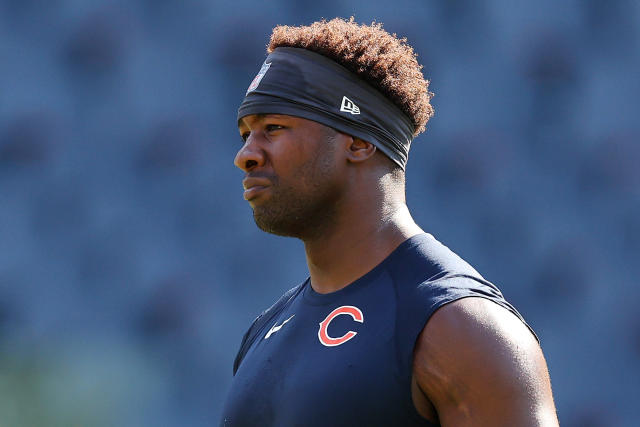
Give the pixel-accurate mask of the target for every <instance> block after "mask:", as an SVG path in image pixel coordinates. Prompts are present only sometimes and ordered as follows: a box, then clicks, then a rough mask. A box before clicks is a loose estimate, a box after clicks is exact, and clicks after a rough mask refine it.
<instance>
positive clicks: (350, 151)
mask: <svg viewBox="0 0 640 427" xmlns="http://www.w3.org/2000/svg"><path fill="white" fill-rule="evenodd" d="M346 148H347V150H346V152H347V161H349V162H352V163H360V162H364V161H365V160H367V159H369V158H370V157H371V156H373V155H374V154H375V152H376V146H375V145H373V144H372V143H370V142H367V141H364V140H362V139H360V138H357V137H355V136H354V137H352V138H351V143H350V144H349V145H348V146H347V147H346Z"/></svg>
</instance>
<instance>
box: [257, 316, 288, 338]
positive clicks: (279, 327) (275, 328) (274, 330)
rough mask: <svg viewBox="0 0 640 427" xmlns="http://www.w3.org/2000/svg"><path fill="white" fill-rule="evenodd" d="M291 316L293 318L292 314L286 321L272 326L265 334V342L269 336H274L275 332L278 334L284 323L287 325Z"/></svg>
mask: <svg viewBox="0 0 640 427" xmlns="http://www.w3.org/2000/svg"><path fill="white" fill-rule="evenodd" d="M293 316H295V314H292V315H291V317H289V318H288V319H287V320H285V321H284V322H282V323H281V324H279V325H276V324H275V323H274V324H273V326H272V327H271V329H269V332H267V335H265V336H264V339H265V340H266V339H267V338H269V337H270V336H271V334H275V333H276V332H278V331H279V330H280V329H281V328H282V327H283V326H284V324H285V323H287V322H288V321H289V320H291V319H293Z"/></svg>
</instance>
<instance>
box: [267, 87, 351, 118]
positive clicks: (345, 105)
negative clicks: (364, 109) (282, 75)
mask: <svg viewBox="0 0 640 427" xmlns="http://www.w3.org/2000/svg"><path fill="white" fill-rule="evenodd" d="M256 86H258V85H257V84H256ZM340 111H344V112H345V113H351V114H360V108H358V106H357V105H356V104H354V103H353V101H352V100H350V99H349V98H347V97H346V96H343V97H342V105H340Z"/></svg>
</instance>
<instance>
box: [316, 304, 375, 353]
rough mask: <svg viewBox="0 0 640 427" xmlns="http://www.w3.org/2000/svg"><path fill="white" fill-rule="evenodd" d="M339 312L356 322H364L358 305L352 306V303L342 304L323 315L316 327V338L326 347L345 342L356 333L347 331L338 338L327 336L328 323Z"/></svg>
mask: <svg viewBox="0 0 640 427" xmlns="http://www.w3.org/2000/svg"><path fill="white" fill-rule="evenodd" d="M341 314H348V315H349V316H351V318H352V319H353V320H355V321H356V322H359V323H364V316H363V315H362V311H360V309H359V308H358V307H354V306H352V305H343V306H342V307H338V308H336V309H335V310H333V311H332V312H331V313H329V315H328V316H327V317H325V318H324V320H323V321H322V322H320V328H319V329H318V339H319V340H320V343H321V344H322V345H324V346H327V347H335V346H337V345H340V344H344V343H346V342H347V341H349V340H350V339H351V338H353V337H355V336H356V335H357V334H358V333H357V332H354V331H348V332H347V333H345V334H344V335H343V336H341V337H338V338H333V337H330V336H329V334H328V333H327V329H328V328H329V323H331V321H332V320H333V319H335V318H336V317H337V316H339V315H341Z"/></svg>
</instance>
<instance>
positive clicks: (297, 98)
mask: <svg viewBox="0 0 640 427" xmlns="http://www.w3.org/2000/svg"><path fill="white" fill-rule="evenodd" d="M268 52H270V53H269V56H268V57H267V59H266V61H265V63H264V65H263V66H262V68H261V69H260V71H259V72H258V75H257V76H256V77H255V79H254V80H253V82H252V83H251V85H250V86H249V88H248V90H247V94H246V96H245V99H244V101H243V103H242V105H241V106H240V109H239V111H238V127H239V130H240V134H241V135H242V139H243V140H244V145H243V146H242V148H241V149H240V151H239V152H238V154H237V156H236V159H235V164H236V166H238V167H239V168H240V169H242V170H243V171H244V172H245V178H244V180H243V185H244V188H245V191H244V197H245V199H246V200H247V201H248V202H249V204H250V205H251V207H252V209H253V216H254V219H255V222H256V224H257V225H258V227H260V228H261V229H262V230H264V231H267V232H269V233H274V234H278V235H282V236H292V237H297V238H299V239H301V240H302V241H303V242H304V246H305V251H306V257H307V263H308V267H309V272H310V277H309V278H308V279H307V280H305V281H304V282H303V283H302V284H300V285H299V286H297V287H295V288H293V289H291V290H290V291H289V292H287V293H286V294H285V295H284V296H283V297H282V298H281V299H280V300H279V301H278V302H276V304H274V305H273V306H272V307H271V308H269V309H267V310H266V311H265V312H264V313H262V314H261V315H260V316H259V317H258V318H257V319H256V320H255V321H254V323H253V325H252V326H251V327H250V328H249V330H248V331H247V333H246V334H245V337H244V339H243V341H242V345H241V348H240V351H239V352H238V356H237V358H236V361H235V364H234V380H233V383H232V386H231V390H230V393H229V397H228V399H227V402H226V404H225V407H224V413H223V417H222V420H221V425H229V426H294V425H296V426H298V425H300V426H372V425H376V426H377V425H380V426H395V425H398V426H400V425H402V426H431V425H443V426H471V425H473V426H555V425H557V424H558V421H557V418H556V414H555V408H554V403H553V398H552V394H551V386H550V381H549V376H548V373H547V368H546V363H545V360H544V357H543V355H542V351H541V349H540V346H539V345H538V342H537V339H536V337H535V335H534V334H533V333H532V332H531V331H530V329H529V328H528V326H527V325H526V324H525V323H524V320H522V318H521V316H520V315H519V314H518V312H517V311H516V310H515V309H514V308H513V307H512V306H511V305H510V304H509V303H507V302H506V301H505V300H504V298H503V297H502V294H501V293H500V291H498V289H497V288H496V287H495V286H494V285H492V284H491V283H489V282H487V281H486V280H484V279H483V278H482V276H480V274H479V273H478V272H476V271H475V270H474V269H473V268H472V267H471V266H469V265H468V264H467V263H465V262H464V261H463V260H462V259H460V258H459V257H458V256H457V255H455V254H454V253H452V252H451V251H450V250H449V249H448V248H446V247H445V246H443V245H442V244H441V243H439V242H438V241H437V240H435V239H434V238H433V237H432V236H431V235H429V234H426V233H425V232H424V231H423V230H422V229H421V228H420V227H419V226H418V225H416V224H415V222H414V221H413V219H412V218H411V215H410V213H409V210H408V208H407V206H406V204H405V193H404V168H405V165H406V162H407V156H408V151H409V144H410V141H411V140H412V138H413V137H415V136H416V135H417V134H418V133H420V132H421V131H422V130H424V128H425V124H426V122H427V120H428V119H429V118H430V117H431V115H432V114H433V110H432V108H431V105H430V103H429V101H430V98H431V95H432V94H431V93H429V91H428V83H427V81H425V79H424V77H423V75H422V72H421V71H420V69H421V67H420V65H419V64H418V62H417V60H416V58H415V54H414V53H413V51H412V49H411V47H409V46H408V45H407V44H406V43H405V41H404V40H399V39H397V38H396V37H395V35H393V36H392V35H390V34H388V33H387V32H385V31H384V30H383V29H382V27H381V25H379V24H372V25H371V26H366V25H358V24H356V23H355V22H353V19H351V20H349V21H345V20H341V19H334V20H332V21H329V22H325V21H322V22H316V23H314V24H312V25H311V26H309V27H276V28H275V29H274V32H273V34H272V37H271V42H270V44H269V47H268ZM436 208H437V207H436ZM256 271H257V272H258V274H257V276H259V266H258V265H257V266H256Z"/></svg>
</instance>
